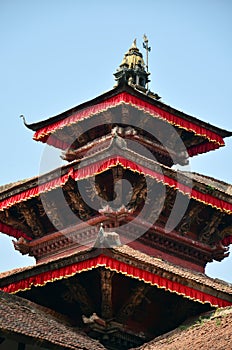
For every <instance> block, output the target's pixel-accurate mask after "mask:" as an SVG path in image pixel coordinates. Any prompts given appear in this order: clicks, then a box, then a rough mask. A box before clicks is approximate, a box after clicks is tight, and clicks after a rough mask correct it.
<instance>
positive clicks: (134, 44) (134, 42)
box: [131, 38, 137, 49]
mask: <svg viewBox="0 0 232 350" xmlns="http://www.w3.org/2000/svg"><path fill="white" fill-rule="evenodd" d="M136 40H137V39H136V38H135V39H134V41H133V43H132V45H131V48H134V49H137V44H136Z"/></svg>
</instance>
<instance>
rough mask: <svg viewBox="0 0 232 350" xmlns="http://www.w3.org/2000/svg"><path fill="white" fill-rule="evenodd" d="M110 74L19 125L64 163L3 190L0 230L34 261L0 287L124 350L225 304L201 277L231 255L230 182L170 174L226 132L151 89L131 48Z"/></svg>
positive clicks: (221, 286)
mask: <svg viewBox="0 0 232 350" xmlns="http://www.w3.org/2000/svg"><path fill="white" fill-rule="evenodd" d="M144 46H145V47H146V48H147V50H148V42H147V41H146V42H145V43H144ZM114 76H115V79H116V86H115V87H114V88H113V89H111V90H109V91H108V92H106V93H104V94H102V95H99V96H97V97H96V98H94V99H92V100H90V101H87V102H85V103H82V104H81V105H77V106H76V107H74V108H72V109H70V110H67V111H65V112H63V113H61V114H59V115H55V116H53V117H51V118H49V119H46V120H43V121H40V122H37V123H33V124H26V126H27V127H28V128H29V129H30V130H32V131H34V136H33V139H34V140H35V141H39V142H43V143H45V144H49V145H51V146H53V147H56V148H58V149H60V151H61V156H62V158H63V159H64V160H66V161H67V164H66V165H64V166H62V167H61V168H59V169H54V170H53V171H51V172H49V173H46V174H43V175H41V176H40V177H34V178H32V179H28V180H23V181H19V182H17V183H16V184H9V185H5V186H2V187H1V188H0V230H1V232H3V233H5V234H8V235H10V236H12V237H14V238H15V240H14V246H15V249H17V250H19V251H20V252H21V253H22V254H28V255H30V256H33V257H35V260H36V265H35V266H31V267H27V268H25V269H20V270H16V271H11V272H9V273H6V274H4V275H2V276H1V278H0V288H1V290H3V291H4V292H7V293H13V294H17V295H18V296H20V297H22V298H24V299H27V300H29V301H30V302H33V303H36V304H39V305H40V306H43V307H46V308H49V309H52V310H53V311H54V312H56V313H58V314H61V315H62V316H63V317H66V318H67V319H68V320H69V322H70V324H72V325H73V326H75V327H76V328H75V329H78V330H81V331H84V332H85V333H86V335H87V336H88V337H90V338H93V339H97V340H99V341H100V342H101V343H102V344H103V345H104V346H105V348H107V349H111V350H116V349H120V350H126V349H129V348H134V347H137V346H140V345H141V344H143V343H144V342H147V341H149V340H151V339H153V338H155V337H157V336H159V335H161V334H164V333H165V332H168V331H170V330H172V329H174V328H176V327H177V326H178V325H180V324H181V323H182V322H184V321H185V320H186V319H187V318H189V317H192V316H195V315H198V314H200V313H202V312H205V311H209V310H212V309H215V308H217V307H225V306H229V305H232V288H231V286H229V285H227V284H225V283H223V282H221V281H216V280H213V279H211V278H208V277H207V276H206V275H205V266H206V264H207V263H208V262H212V261H213V260H217V261H221V260H222V259H224V258H225V257H227V256H228V254H229V253H228V246H229V244H230V243H231V242H232V216H231V215H232V190H231V185H228V184H226V183H224V182H221V181H219V180H216V179H213V178H210V177H206V176H204V175H201V174H196V173H191V172H189V171H179V170H175V169H176V168H175V167H174V165H187V164H188V162H189V158H190V157H194V156H197V155H198V154H201V153H206V152H209V151H211V150H216V149H218V148H219V147H222V146H224V138H226V137H229V136H231V135H232V133H231V132H229V131H226V130H223V129H220V128H218V127H216V126H213V125H210V124H208V123H205V122H203V121H201V120H199V119H196V118H195V117H193V116H190V115H188V114H186V113H184V112H181V111H178V110H177V109H175V108H173V107H171V106H168V105H166V104H165V103H163V102H162V101H161V100H160V97H159V96H158V94H157V93H153V92H151V91H150V90H149V89H148V82H149V72H148V69H147V65H146V64H145V63H144V60H143V56H142V54H141V52H140V51H139V49H138V48H137V44H136V41H134V42H133V44H132V46H131V47H130V49H129V50H128V52H127V53H126V54H125V56H124V58H123V61H122V63H121V64H120V66H119V68H118V70H117V71H116V73H115V74H114ZM77 336H78V334H77Z"/></svg>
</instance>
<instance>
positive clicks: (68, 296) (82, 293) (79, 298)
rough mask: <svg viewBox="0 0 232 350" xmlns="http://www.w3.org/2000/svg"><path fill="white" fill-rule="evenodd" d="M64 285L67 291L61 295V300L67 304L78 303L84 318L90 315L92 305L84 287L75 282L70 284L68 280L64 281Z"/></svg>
mask: <svg viewBox="0 0 232 350" xmlns="http://www.w3.org/2000/svg"><path fill="white" fill-rule="evenodd" d="M64 284H65V286H66V287H67V289H68V290H67V292H65V293H64V294H63V299H64V300H65V301H66V302H69V303H72V302H78V303H79V305H80V309H81V311H82V313H83V314H84V315H85V316H90V315H92V314H93V312H94V308H93V303H92V301H91V299H90V297H89V296H88V293H87V291H86V289H85V287H83V286H82V285H81V284H80V283H78V282H77V281H75V282H72V281H70V280H65V281H64Z"/></svg>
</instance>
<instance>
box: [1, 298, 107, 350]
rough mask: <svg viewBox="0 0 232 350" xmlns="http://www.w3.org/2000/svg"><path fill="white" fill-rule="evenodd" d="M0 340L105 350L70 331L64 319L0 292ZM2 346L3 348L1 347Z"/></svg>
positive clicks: (48, 310)
mask: <svg viewBox="0 0 232 350" xmlns="http://www.w3.org/2000/svg"><path fill="white" fill-rule="evenodd" d="M0 336H1V337H3V338H4V337H6V338H8V337H9V336H10V337H13V336H14V337H16V338H15V339H17V337H19V339H21V337H22V336H23V337H26V338H24V339H27V340H28V343H30V342H32V343H35V342H39V344H40V346H43V347H44V348H52V349H53V348H54V346H55V347H56V349H60V350H61V349H63V350H65V349H67V350H68V349H77V350H78V349H80V350H83V349H93V350H100V349H105V347H104V346H103V345H101V344H100V343H99V342H98V341H96V340H93V339H91V338H89V337H88V336H86V335H85V334H84V333H83V332H81V331H79V330H78V329H76V328H72V327H71V326H70V325H69V324H68V322H67V320H66V319H65V317H64V316H62V315H60V314H57V313H56V312H54V311H52V310H50V309H47V308H45V307H42V306H40V305H38V304H35V303H33V302H31V301H29V300H26V299H24V298H21V297H18V296H16V295H11V294H8V293H4V292H1V291H0ZM3 346H4V344H3Z"/></svg>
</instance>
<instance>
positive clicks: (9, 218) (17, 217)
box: [0, 209, 30, 233]
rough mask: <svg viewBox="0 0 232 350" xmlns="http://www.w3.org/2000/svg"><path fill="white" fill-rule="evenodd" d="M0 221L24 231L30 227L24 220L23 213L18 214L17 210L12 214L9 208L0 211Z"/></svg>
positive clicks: (27, 230) (26, 231)
mask: <svg viewBox="0 0 232 350" xmlns="http://www.w3.org/2000/svg"><path fill="white" fill-rule="evenodd" d="M0 221H1V222H3V223H4V224H6V225H10V226H12V227H14V228H16V229H18V230H21V231H23V232H25V233H29V232H30V229H29V227H28V225H27V223H26V222H25V220H24V218H23V215H22V214H18V213H17V212H16V213H15V214H14V215H13V214H12V213H11V209H8V210H5V211H3V212H0Z"/></svg>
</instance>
